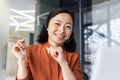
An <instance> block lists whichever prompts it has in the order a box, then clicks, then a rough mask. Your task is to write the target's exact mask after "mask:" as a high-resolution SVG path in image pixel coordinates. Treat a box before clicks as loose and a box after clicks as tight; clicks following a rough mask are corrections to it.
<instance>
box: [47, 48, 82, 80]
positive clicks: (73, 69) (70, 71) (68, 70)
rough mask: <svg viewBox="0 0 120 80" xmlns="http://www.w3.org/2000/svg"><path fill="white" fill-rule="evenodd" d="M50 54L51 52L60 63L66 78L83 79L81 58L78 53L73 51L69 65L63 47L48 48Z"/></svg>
mask: <svg viewBox="0 0 120 80" xmlns="http://www.w3.org/2000/svg"><path fill="white" fill-rule="evenodd" d="M46 49H47V51H48V54H50V55H51V56H52V57H53V58H54V59H55V60H56V61H57V62H58V63H59V65H60V67H61V69H62V75H63V79H64V80H82V77H83V76H82V71H81V70H80V60H79V57H78V54H76V53H75V54H74V53H71V54H73V55H71V59H70V60H69V62H70V63H71V65H70V66H69V65H68V63H67V61H66V60H65V58H64V55H63V49H62V48H61V47H50V48H46Z"/></svg>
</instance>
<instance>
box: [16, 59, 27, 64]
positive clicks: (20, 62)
mask: <svg viewBox="0 0 120 80" xmlns="http://www.w3.org/2000/svg"><path fill="white" fill-rule="evenodd" d="M26 63H27V60H18V65H21V64H22V65H25V64H26Z"/></svg>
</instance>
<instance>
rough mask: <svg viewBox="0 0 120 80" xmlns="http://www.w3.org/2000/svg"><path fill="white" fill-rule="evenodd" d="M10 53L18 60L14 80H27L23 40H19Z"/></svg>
mask: <svg viewBox="0 0 120 80" xmlns="http://www.w3.org/2000/svg"><path fill="white" fill-rule="evenodd" d="M12 53H13V54H14V55H15V57H16V58H17V59H18V71H17V77H16V80H29V79H27V77H28V71H27V50H26V45H25V40H24V39H22V40H19V41H17V43H16V44H15V45H14V46H13V48H12Z"/></svg>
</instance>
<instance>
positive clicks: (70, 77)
mask: <svg viewBox="0 0 120 80" xmlns="http://www.w3.org/2000/svg"><path fill="white" fill-rule="evenodd" d="M60 66H61V69H62V74H63V78H64V80H76V77H75V75H74V74H73V72H72V70H71V69H70V67H69V65H68V63H67V61H64V62H63V63H62V64H60Z"/></svg>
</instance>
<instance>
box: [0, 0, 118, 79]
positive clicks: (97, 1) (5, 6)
mask: <svg viewBox="0 0 120 80" xmlns="http://www.w3.org/2000/svg"><path fill="white" fill-rule="evenodd" d="M0 4H1V10H2V12H0V17H1V19H0V21H1V23H0V37H1V40H0V80H14V79H15V76H16V72H17V59H16V58H15V56H14V55H13V54H12V53H11V48H12V46H13V45H14V44H15V43H16V41H17V40H19V39H22V38H24V39H25V40H26V42H27V45H31V44H36V43H37V42H36V38H37V36H38V34H39V32H40V30H41V26H42V24H43V23H44V22H45V19H46V17H47V15H48V14H49V12H50V11H52V10H54V9H56V8H59V7H67V8H69V9H70V10H71V11H72V12H74V14H75V27H74V32H75V38H76V41H77V51H78V52H79V54H80V61H81V68H82V70H83V72H84V73H85V76H84V80H88V79H90V80H96V79H92V78H91V76H92V73H93V72H92V71H93V69H94V68H92V67H93V65H94V63H95V60H96V59H95V58H96V54H97V53H96V52H97V50H99V49H100V48H108V47H116V46H117V47H119V46H120V27H119V26H120V15H119V14H120V0H52V1H50V0H1V2H0ZM108 57H109V55H108ZM113 59H114V58H113Z"/></svg>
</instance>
